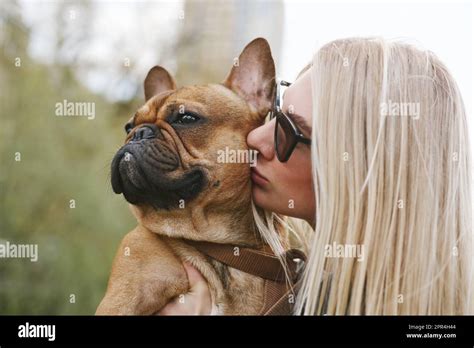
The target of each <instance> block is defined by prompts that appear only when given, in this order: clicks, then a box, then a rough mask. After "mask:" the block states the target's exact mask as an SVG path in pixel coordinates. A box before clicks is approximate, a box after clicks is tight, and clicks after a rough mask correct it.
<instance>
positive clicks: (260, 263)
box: [186, 240, 306, 315]
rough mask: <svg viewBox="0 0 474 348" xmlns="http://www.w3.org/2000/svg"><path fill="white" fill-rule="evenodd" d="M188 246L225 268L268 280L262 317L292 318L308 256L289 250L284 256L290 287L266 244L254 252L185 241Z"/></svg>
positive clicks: (228, 246)
mask: <svg viewBox="0 0 474 348" xmlns="http://www.w3.org/2000/svg"><path fill="white" fill-rule="evenodd" d="M186 243H188V244H189V245H191V246H193V247H195V248H196V249H197V250H199V251H200V252H202V253H203V254H205V255H207V256H209V257H211V258H213V259H215V260H217V261H219V262H221V263H223V264H226V265H228V266H230V267H232V268H235V269H238V270H240V271H242V272H245V273H249V274H252V275H254V276H257V277H260V278H263V279H265V283H264V287H265V290H264V294H265V296H264V304H263V307H262V310H261V313H260V314H261V315H290V314H291V312H292V307H293V303H294V299H295V297H296V291H297V290H298V288H299V286H300V284H299V283H300V282H297V279H298V275H299V270H300V267H301V265H302V264H303V263H304V262H305V261H306V255H305V254H304V253H303V252H302V251H300V250H298V249H290V250H288V251H287V252H286V253H285V261H286V266H287V270H288V277H289V281H290V282H291V284H288V282H287V280H286V276H285V268H284V266H283V265H282V263H281V262H280V260H279V259H278V258H277V257H276V256H275V254H274V253H273V251H272V250H271V248H270V247H269V246H268V245H266V244H264V245H262V246H261V247H260V249H252V248H248V247H242V246H235V245H231V244H218V243H211V242H205V241H192V240H186ZM290 296H292V297H290ZM292 300H293V301H292Z"/></svg>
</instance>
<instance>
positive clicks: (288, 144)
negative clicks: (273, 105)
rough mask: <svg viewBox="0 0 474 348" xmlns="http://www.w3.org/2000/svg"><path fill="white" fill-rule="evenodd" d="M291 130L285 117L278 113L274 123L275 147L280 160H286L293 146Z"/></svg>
mask: <svg viewBox="0 0 474 348" xmlns="http://www.w3.org/2000/svg"><path fill="white" fill-rule="evenodd" d="M292 134H293V130H292V128H291V125H290V123H289V122H288V120H287V119H286V117H285V116H284V115H282V114H278V115H277V117H276V125H275V149H276V152H277V155H278V159H279V160H280V161H286V160H287V159H288V157H289V155H290V152H291V148H292V147H293V141H294V139H293V137H292V136H291V135H292Z"/></svg>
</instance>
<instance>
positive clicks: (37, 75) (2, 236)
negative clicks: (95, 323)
mask: <svg viewBox="0 0 474 348" xmlns="http://www.w3.org/2000/svg"><path fill="white" fill-rule="evenodd" d="M4 16H5V15H4ZM2 22H3V23H2V24H3V29H2V30H4V31H3V33H2V36H3V40H2V41H1V46H2V47H1V48H2V51H1V55H0V63H1V64H0V88H1V100H0V102H1V104H0V113H1V118H0V121H1V123H0V139H1V140H0V160H1V162H0V242H1V243H4V242H5V241H9V242H10V243H16V244H38V254H39V259H38V261H37V262H31V261H30V260H29V259H4V258H3V259H1V258H0V314H93V313H94V312H95V309H96V307H97V305H98V303H99V302H100V300H101V298H102V296H103V295H104V293H105V289H106V284H107V279H108V275H109V272H110V268H111V263H112V260H113V256H114V254H115V251H116V249H117V247H118V244H119V241H120V239H121V238H122V237H123V236H124V234H125V233H126V232H128V231H130V230H131V229H132V228H133V227H134V225H135V221H134V219H133V217H132V214H131V213H130V212H129V211H128V207H127V204H126V202H125V201H124V199H123V198H122V197H121V196H118V195H115V194H114V193H113V191H112V189H111V186H110V182H109V177H110V169H109V166H110V161H111V159H112V157H113V155H114V153H115V151H116V150H117V149H118V148H119V146H120V145H121V143H122V141H123V139H124V131H123V125H124V124H125V122H126V121H127V119H128V118H129V116H130V115H131V114H132V113H133V112H134V110H135V109H136V108H137V106H139V105H140V103H141V101H140V100H134V101H131V102H130V103H126V104H116V103H109V102H107V101H106V100H104V99H103V98H101V97H100V96H97V95H93V94H91V93H90V92H89V91H88V90H87V89H85V88H84V87H82V86H81V85H80V84H79V83H78V82H77V81H76V80H75V79H74V74H73V73H72V70H71V69H72V67H69V66H61V65H57V64H52V65H41V64H39V63H37V62H35V61H33V60H31V59H30V57H29V56H28V54H27V49H26V47H27V42H28V35H29V33H28V30H27V28H25V27H22V25H21V22H20V21H18V20H17V19H16V18H9V17H3V18H2ZM18 57H19V58H21V66H20V67H16V66H15V59H16V58H18ZM64 99H66V100H68V101H81V102H94V103H95V108H96V110H95V112H96V117H95V119H94V120H88V119H87V117H58V116H56V115H55V104H56V103H58V102H59V103H61V102H62V101H63V100H64ZM16 153H20V154H21V161H15V154H16ZM71 199H74V200H75V205H76V207H75V208H74V209H71V208H70V200H71ZM71 295H74V297H75V303H71V302H70V299H71Z"/></svg>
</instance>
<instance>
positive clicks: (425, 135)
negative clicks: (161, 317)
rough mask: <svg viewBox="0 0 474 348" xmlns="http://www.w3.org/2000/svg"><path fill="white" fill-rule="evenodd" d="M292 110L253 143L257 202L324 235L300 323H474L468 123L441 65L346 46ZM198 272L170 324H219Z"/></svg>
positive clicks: (301, 88)
mask: <svg viewBox="0 0 474 348" xmlns="http://www.w3.org/2000/svg"><path fill="white" fill-rule="evenodd" d="M282 110H283V113H277V115H278V116H277V117H276V118H273V119H272V120H271V121H269V122H267V123H266V124H265V125H263V126H261V127H259V128H257V129H255V130H254V131H252V132H251V133H250V134H249V135H248V144H249V146H250V147H251V148H253V149H256V150H258V151H259V157H258V163H257V167H256V170H254V171H253V173H252V180H253V199H254V203H255V204H256V205H257V206H258V207H260V208H263V209H264V210H267V211H272V212H274V213H279V214H283V215H287V216H292V217H297V218H301V219H304V220H306V221H307V222H308V223H309V224H311V226H312V227H313V229H314V233H313V235H312V236H311V237H312V240H311V242H310V246H309V249H310V252H309V257H308V260H307V264H306V267H305V271H304V276H303V285H302V288H301V290H300V292H299V294H298V300H297V306H296V312H295V314H367V315H369V314H415V315H423V314H428V315H429V314H440V315H443V314H473V313H474V309H473V306H474V305H473V289H472V287H473V283H472V279H473V266H472V255H473V244H472V243H473V238H472V233H473V232H472V231H473V230H472V215H471V212H472V202H471V194H472V191H471V161H470V148H469V142H468V136H467V124H466V116H465V112H464V106H463V102H462V99H461V96H460V93H459V91H458V88H457V86H456V83H455V81H454V80H453V78H452V77H451V75H450V73H449V72H448V70H447V69H446V67H445V66H444V65H443V64H442V63H441V62H440V61H439V60H438V58H437V57H436V56H435V55H434V54H433V53H431V52H428V51H422V50H419V49H417V48H415V47H413V46H410V45H406V44H402V43H389V42H386V41H383V40H380V39H347V40H338V41H334V42H331V43H329V44H327V45H325V46H324V47H322V48H321V49H320V50H319V51H318V52H317V53H316V55H315V56H314V59H313V61H312V64H310V65H309V66H308V67H307V68H305V69H304V71H303V72H302V73H300V76H299V78H298V79H297V81H296V82H295V83H294V84H292V85H291V86H290V87H288V89H287V90H286V93H285V95H284V98H283V108H282ZM276 123H277V125H276ZM276 126H277V132H276V135H275V136H274V134H275V127H276ZM296 134H297V135H296ZM275 139H276V140H275ZM291 139H293V140H291ZM295 139H299V140H298V141H295ZM309 139H311V140H309ZM275 141H276V143H277V146H276V147H275ZM309 143H311V145H309ZM255 216H256V220H257V223H258V225H259V227H260V229H261V233H262V235H263V236H264V237H265V238H266V239H267V240H268V241H273V242H272V243H271V245H272V247H274V248H278V245H276V242H275V241H277V239H276V238H275V235H274V234H273V233H274V232H273V231H272V229H271V228H266V227H269V226H270V223H268V220H266V222H265V223H264V221H265V220H263V219H262V213H261V212H260V213H259V212H257V210H256V214H255ZM278 249H279V248H278ZM188 271H189V272H190V280H191V282H192V283H193V287H192V291H191V294H190V296H189V298H188V302H187V304H186V306H183V305H179V304H177V303H171V304H169V305H168V306H167V307H166V308H165V309H164V310H163V313H165V314H190V313H202V314H207V313H210V295H209V291H208V289H207V287H206V286H205V285H203V284H205V282H204V281H203V280H202V278H201V276H200V275H199V273H198V272H197V271H196V270H194V269H192V268H191V269H190V268H189V267H188ZM193 296H194V297H193Z"/></svg>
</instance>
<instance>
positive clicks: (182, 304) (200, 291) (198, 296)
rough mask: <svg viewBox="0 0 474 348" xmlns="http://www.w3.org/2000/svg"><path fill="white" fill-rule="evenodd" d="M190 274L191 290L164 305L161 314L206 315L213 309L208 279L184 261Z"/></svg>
mask: <svg viewBox="0 0 474 348" xmlns="http://www.w3.org/2000/svg"><path fill="white" fill-rule="evenodd" d="M183 266H184V270H185V271H186V274H187V276H188V281H189V292H188V293H187V294H183V295H180V296H178V297H176V298H175V299H173V300H172V301H171V302H169V303H168V304H167V305H166V306H165V307H163V308H162V309H161V310H160V311H159V312H158V314H159V315H202V314H204V315H206V314H210V313H211V310H212V301H211V293H210V291H209V286H208V285H207V282H206V280H205V279H204V277H203V276H202V275H201V273H200V272H199V271H198V270H197V269H196V268H194V267H193V266H192V265H191V264H190V263H188V262H184V263H183Z"/></svg>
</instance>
